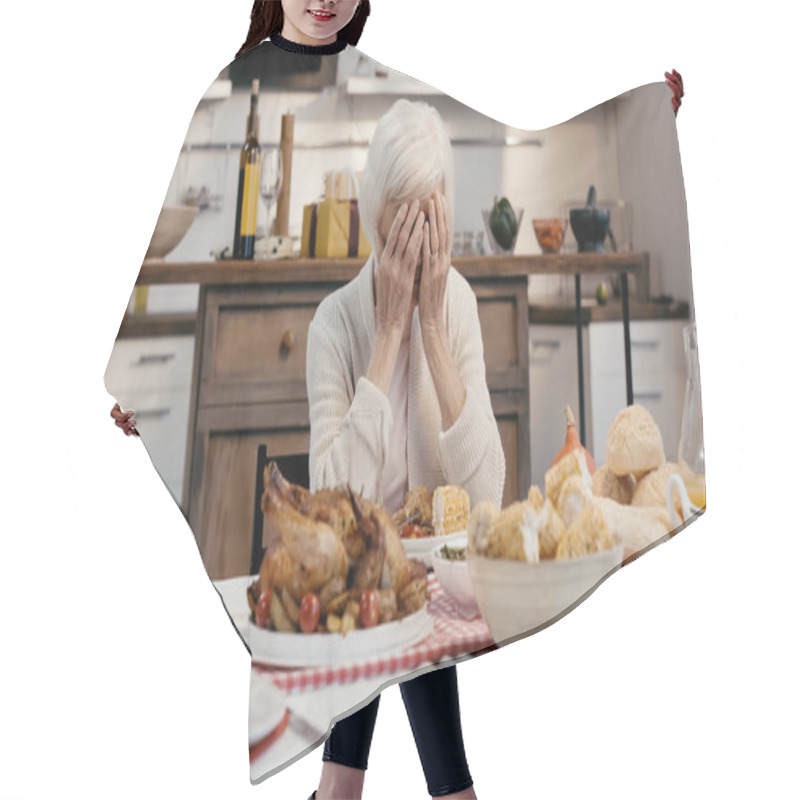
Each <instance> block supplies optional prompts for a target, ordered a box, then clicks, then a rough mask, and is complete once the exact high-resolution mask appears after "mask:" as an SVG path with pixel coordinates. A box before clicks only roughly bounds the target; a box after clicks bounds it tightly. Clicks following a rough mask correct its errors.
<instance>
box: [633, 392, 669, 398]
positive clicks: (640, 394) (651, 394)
mask: <svg viewBox="0 0 800 800" xmlns="http://www.w3.org/2000/svg"><path fill="white" fill-rule="evenodd" d="M663 396H664V393H663V392H634V393H633V399H634V400H661V398H662V397H663Z"/></svg>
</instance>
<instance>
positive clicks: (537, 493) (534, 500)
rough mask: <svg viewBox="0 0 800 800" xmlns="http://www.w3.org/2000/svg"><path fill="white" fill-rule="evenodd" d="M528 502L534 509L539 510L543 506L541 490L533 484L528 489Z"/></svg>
mask: <svg viewBox="0 0 800 800" xmlns="http://www.w3.org/2000/svg"><path fill="white" fill-rule="evenodd" d="M528 502H529V503H530V504H531V505H532V506H533V510H534V511H541V510H542V509H543V508H544V497H542V490H541V489H540V488H539V487H538V486H537V485H536V484H533V486H531V488H530V489H528Z"/></svg>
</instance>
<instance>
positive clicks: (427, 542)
mask: <svg viewBox="0 0 800 800" xmlns="http://www.w3.org/2000/svg"><path fill="white" fill-rule="evenodd" d="M400 541H401V542H402V543H403V549H404V550H405V551H406V555H407V556H408V557H409V558H416V559H417V560H418V561H421V562H422V563H423V564H424V565H425V566H426V567H427V568H428V569H433V551H434V550H435V549H436V548H437V547H439V546H441V545H443V544H449V545H450V547H460V546H461V544H462V543H466V541H467V533H466V531H457V532H456V533H448V534H447V535H446V536H423V537H421V538H420V539H400Z"/></svg>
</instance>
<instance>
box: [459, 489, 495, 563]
mask: <svg viewBox="0 0 800 800" xmlns="http://www.w3.org/2000/svg"><path fill="white" fill-rule="evenodd" d="M499 514H500V509H499V508H498V507H497V506H496V505H495V504H494V503H493V502H492V501H491V500H481V502H480V503H478V505H477V506H475V508H473V509H472V511H471V512H470V515H469V526H468V528H467V544H468V548H469V552H470V553H474V554H475V555H479V556H485V555H486V554H487V552H488V549H489V529H490V528H491V526H492V523H493V522H494V521H495V520H496V519H497V517H498V515H499Z"/></svg>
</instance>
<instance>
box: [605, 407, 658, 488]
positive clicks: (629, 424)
mask: <svg viewBox="0 0 800 800" xmlns="http://www.w3.org/2000/svg"><path fill="white" fill-rule="evenodd" d="M606 462H607V463H608V466H609V468H610V469H611V471H612V472H613V473H614V474H615V475H617V476H623V475H633V477H634V478H636V480H637V481H638V480H639V478H640V477H641V476H642V475H644V474H645V473H647V472H650V470H653V469H656V467H659V466H661V464H663V463H664V442H663V441H662V439H661V431H660V430H659V429H658V425H656V421H655V420H654V419H653V417H652V416H651V414H650V412H649V411H648V410H647V409H646V408H645V407H644V406H640V405H632V406H627V407H626V408H623V409H622V411H620V412H619V414H617V416H616V417H614V421H613V422H612V423H611V427H610V428H609V430H608V438H607V439H606Z"/></svg>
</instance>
